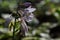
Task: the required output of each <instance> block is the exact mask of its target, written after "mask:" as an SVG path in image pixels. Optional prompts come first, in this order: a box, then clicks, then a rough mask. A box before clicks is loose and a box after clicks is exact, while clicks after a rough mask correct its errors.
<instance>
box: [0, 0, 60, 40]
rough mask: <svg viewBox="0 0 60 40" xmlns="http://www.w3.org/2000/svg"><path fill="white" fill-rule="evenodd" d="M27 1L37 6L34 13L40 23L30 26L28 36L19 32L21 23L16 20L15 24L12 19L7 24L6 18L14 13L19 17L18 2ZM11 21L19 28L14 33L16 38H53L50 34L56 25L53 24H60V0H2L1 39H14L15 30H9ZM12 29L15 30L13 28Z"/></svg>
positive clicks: (17, 39)
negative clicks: (22, 35)
mask: <svg viewBox="0 0 60 40" xmlns="http://www.w3.org/2000/svg"><path fill="white" fill-rule="evenodd" d="M26 1H31V2H32V5H33V6H34V7H35V8H36V11H35V12H34V13H33V14H34V15H35V17H36V18H37V19H38V20H39V22H40V24H39V25H38V26H37V27H35V26H30V29H29V32H28V33H27V34H26V36H25V37H21V36H19V35H20V33H19V32H18V31H19V30H20V27H21V26H20V23H19V22H17V20H16V25H15V26H14V23H15V22H14V21H10V22H9V23H7V24H6V25H5V23H6V19H5V18H6V17H10V16H9V15H11V14H13V16H14V18H13V20H14V19H15V17H17V15H16V13H17V7H18V4H23V3H24V2H26ZM4 15H5V16H4ZM15 15H16V16H15ZM47 15H48V16H47ZM50 15H51V16H50ZM48 17H49V18H48ZM10 18H11V17H10ZM50 20H51V21H50ZM11 22H12V27H15V30H18V31H16V32H15V35H14V36H15V40H53V38H51V37H50V35H49V30H50V28H53V27H54V26H53V25H56V24H60V0H0V40H12V38H13V31H10V30H9V29H10V27H9V26H11ZM6 26H7V27H6ZM11 29H12V30H13V28H11ZM54 40H60V39H59V38H58V39H54Z"/></svg>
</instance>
